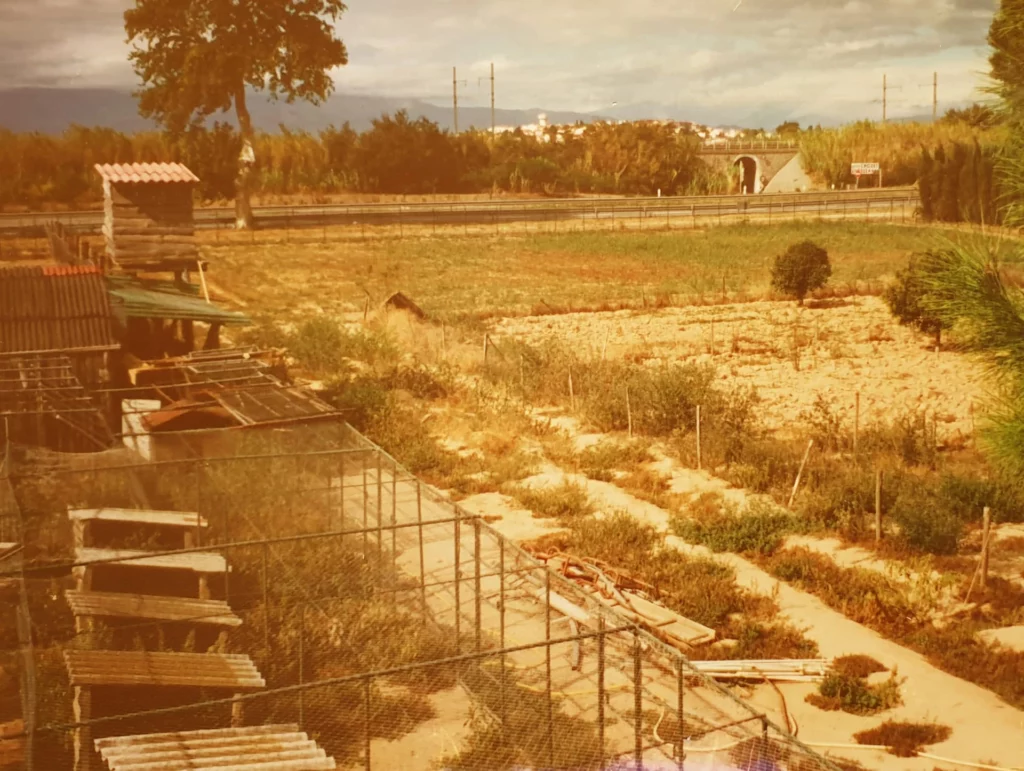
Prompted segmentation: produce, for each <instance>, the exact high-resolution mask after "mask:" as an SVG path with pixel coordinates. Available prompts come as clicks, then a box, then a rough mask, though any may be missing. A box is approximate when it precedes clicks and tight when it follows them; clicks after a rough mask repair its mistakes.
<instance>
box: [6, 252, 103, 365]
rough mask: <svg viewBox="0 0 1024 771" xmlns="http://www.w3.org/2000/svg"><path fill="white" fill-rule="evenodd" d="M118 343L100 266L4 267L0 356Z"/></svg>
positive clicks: (101, 346)
mask: <svg viewBox="0 0 1024 771" xmlns="http://www.w3.org/2000/svg"><path fill="white" fill-rule="evenodd" d="M117 346H118V342H117V339H116V338H115V337H114V329H113V314H112V312H111V309H110V297H109V295H108V293H107V286H106V283H105V282H104V280H103V275H102V274H101V273H100V272H99V270H98V269H97V268H95V267H93V266H91V265H89V266H71V265H45V266H27V267H13V268H6V269H0V354H3V353H24V352H29V351H73V350H80V349H83V348H92V349H95V348H107V349H114V348H117Z"/></svg>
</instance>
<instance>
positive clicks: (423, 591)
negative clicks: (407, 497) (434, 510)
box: [416, 478, 427, 619]
mask: <svg viewBox="0 0 1024 771" xmlns="http://www.w3.org/2000/svg"><path fill="white" fill-rule="evenodd" d="M416 522H417V523H419V527H418V530H419V550H420V604H421V605H422V607H423V618H424V619H425V618H426V617H427V562H426V559H425V558H424V555H423V494H422V491H421V484H420V480H419V478H417V479H416Z"/></svg>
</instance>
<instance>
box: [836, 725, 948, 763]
mask: <svg viewBox="0 0 1024 771" xmlns="http://www.w3.org/2000/svg"><path fill="white" fill-rule="evenodd" d="M952 734H953V730H952V729H951V728H950V727H949V726H944V725H939V724H937V723H898V722H895V721H892V720H886V721H885V722H884V723H882V724H881V725H880V726H877V727H876V728H872V729H870V730H867V731H860V732H859V733H855V734H854V735H853V738H854V739H855V740H856V741H857V743H858V744H872V745H882V746H883V747H888V748H889V754H891V755H895V756H896V757H898V758H913V757H916V756H917V753H919V752H921V751H922V750H924V748H925V747H927V746H928V745H929V744H941V743H942V742H944V741H946V740H947V739H948V738H949V737H950V736H952Z"/></svg>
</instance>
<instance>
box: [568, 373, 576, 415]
mask: <svg viewBox="0 0 1024 771" xmlns="http://www.w3.org/2000/svg"><path fill="white" fill-rule="evenodd" d="M569 408H570V409H571V410H572V411H573V412H576V392H575V391H574V390H573V387H572V369H571V368H570V369H569Z"/></svg>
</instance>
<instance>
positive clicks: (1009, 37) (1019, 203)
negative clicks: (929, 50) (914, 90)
mask: <svg viewBox="0 0 1024 771" xmlns="http://www.w3.org/2000/svg"><path fill="white" fill-rule="evenodd" d="M988 42H989V45H991V46H992V53H991V55H990V56H989V64H990V65H991V66H992V82H993V85H992V88H991V91H992V93H993V94H995V95H996V96H997V97H999V99H1000V101H1001V104H1002V108H1003V113H1004V117H1005V119H1006V121H1007V122H1008V123H1009V125H1010V139H1009V140H1008V141H1007V143H1006V147H1005V148H1004V150H1003V152H1002V153H1001V154H1000V161H999V166H1000V171H1001V173H1002V174H1001V175H1002V177H1003V186H1002V187H1003V196H1002V203H1003V205H1004V207H1005V210H1004V212H1003V221H1004V223H1005V224H1008V225H1024V0H1002V2H1001V3H1000V6H999V10H998V11H996V15H995V17H994V18H993V19H992V26H991V27H990V28H989V33H988Z"/></svg>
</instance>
